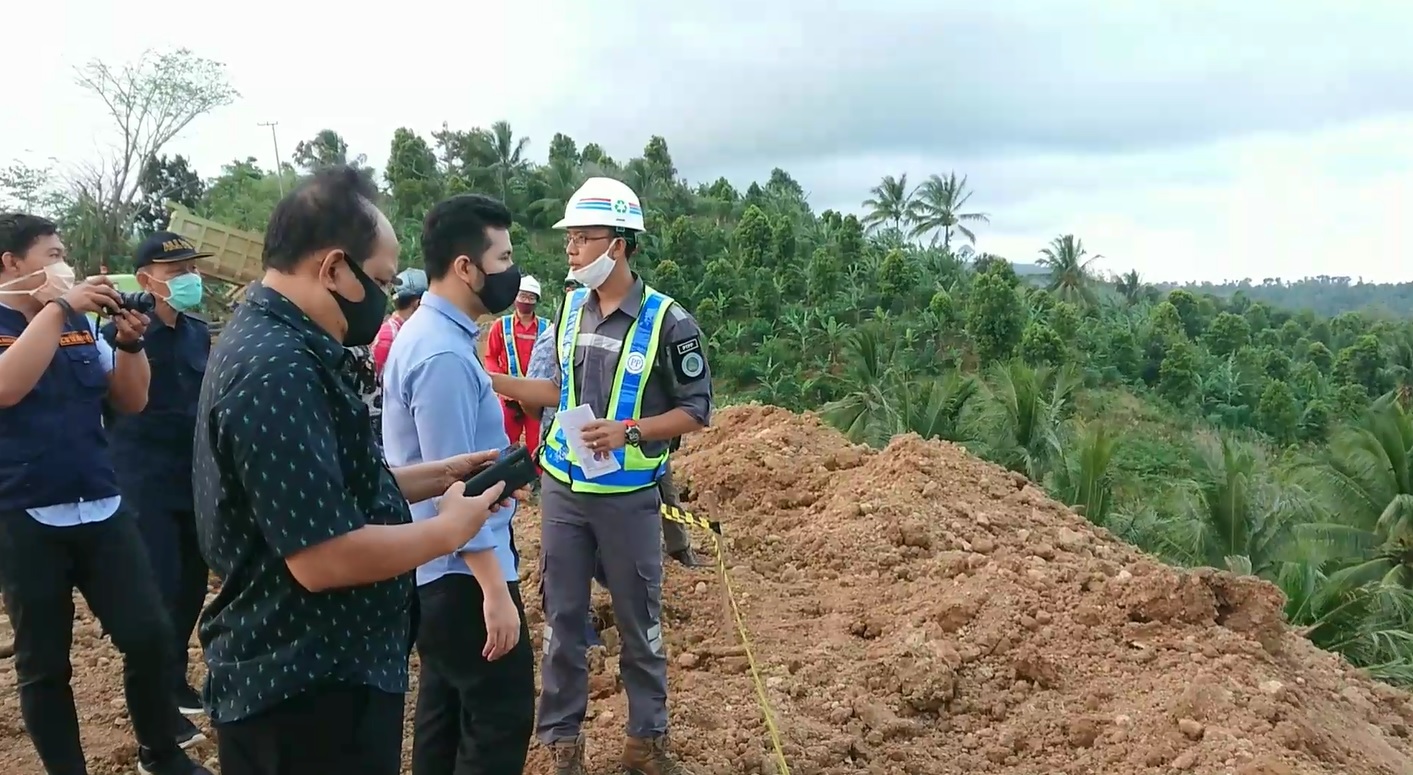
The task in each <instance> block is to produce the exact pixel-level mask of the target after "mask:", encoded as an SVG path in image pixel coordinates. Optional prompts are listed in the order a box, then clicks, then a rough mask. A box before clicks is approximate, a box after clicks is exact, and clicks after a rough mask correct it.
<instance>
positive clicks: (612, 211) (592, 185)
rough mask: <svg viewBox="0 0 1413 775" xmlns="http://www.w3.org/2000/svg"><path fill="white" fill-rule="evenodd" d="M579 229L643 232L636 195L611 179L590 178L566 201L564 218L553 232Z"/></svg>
mask: <svg viewBox="0 0 1413 775" xmlns="http://www.w3.org/2000/svg"><path fill="white" fill-rule="evenodd" d="M578 226H610V227H613V228H619V229H632V230H633V231H642V230H643V208H642V207H641V206H640V205H639V204H638V195H637V194H635V193H633V189H631V188H629V187H627V186H626V185H624V184H623V183H621V182H620V181H617V180H614V179H613V178H589V179H588V180H586V181H584V185H582V186H580V187H579V190H578V191H575V192H574V196H571V197H569V202H568V204H566V205H565V206H564V217H563V218H561V219H560V220H559V222H558V223H556V224H555V225H554V228H556V229H572V228H575V227H578Z"/></svg>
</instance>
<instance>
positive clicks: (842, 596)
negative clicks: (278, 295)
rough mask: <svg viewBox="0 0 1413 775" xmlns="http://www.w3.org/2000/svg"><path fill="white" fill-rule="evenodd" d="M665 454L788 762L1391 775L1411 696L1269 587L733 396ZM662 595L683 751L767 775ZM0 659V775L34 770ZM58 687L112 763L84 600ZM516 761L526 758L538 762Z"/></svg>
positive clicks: (671, 587) (727, 654)
mask: <svg viewBox="0 0 1413 775" xmlns="http://www.w3.org/2000/svg"><path fill="white" fill-rule="evenodd" d="M679 459H680V461H681V470H683V471H684V472H685V474H686V477H687V480H688V496H689V498H690V499H691V502H692V505H693V507H694V508H696V509H698V510H699V511H701V512H704V513H710V514H713V515H715V516H717V517H719V518H721V519H722V520H723V521H724V522H725V525H726V532H727V534H728V536H729V542H728V543H729V551H728V556H727V558H726V563H727V565H728V566H729V567H730V577H731V581H732V585H733V587H734V588H735V589H736V591H737V593H738V597H739V602H740V604H741V607H742V610H743V612H744V614H745V617H746V621H747V624H748V626H749V628H750V635H751V638H752V642H753V646H754V650H755V654H756V656H757V659H758V660H759V662H760V664H761V669H762V673H763V674H762V679H763V683H764V686H765V693H766V696H767V697H768V699H769V702H770V704H771V705H772V706H773V707H774V710H775V714H776V718H777V720H778V726H779V727H780V729H781V732H782V735H783V737H784V750H785V756H786V759H787V761H788V762H789V766H790V771H791V772H792V773H795V774H796V775H814V774H816V773H818V774H820V775H842V774H843V773H871V774H877V775H885V774H886V775H893V774H894V773H907V774H909V775H951V774H952V773H957V774H960V773H1006V774H1008V775H1022V774H1024V775H1038V774H1040V773H1044V775H1138V774H1139V773H1145V774H1147V773H1154V774H1155V775H1156V774H1157V773H1211V774H1212V775H1218V774H1222V775H1225V774H1227V773H1233V774H1235V775H1305V774H1307V773H1309V774H1311V775H1314V774H1317V773H1319V774H1327V775H1344V774H1346V773H1347V774H1350V775H1356V774H1357V775H1407V774H1408V773H1413V697H1410V695H1408V694H1407V693H1404V692H1400V691H1397V690H1394V689H1391V688H1389V687H1387V686H1384V685H1382V684H1379V683H1376V682H1372V681H1370V680H1368V679H1367V678H1365V677H1363V676H1362V675H1360V674H1359V673H1358V672H1357V671H1355V670H1352V669H1350V668H1348V667H1346V666H1345V665H1344V664H1343V663H1342V662H1341V661H1340V660H1339V659H1338V658H1337V657H1334V656H1331V655H1329V654H1326V653H1324V652H1321V651H1319V650H1317V649H1315V648H1314V647H1312V646H1311V645H1309V643H1308V642H1306V641H1305V640H1303V639H1301V638H1300V637H1299V636H1297V635H1295V634H1294V633H1292V632H1290V631H1289V630H1287V629H1286V628H1285V627H1284V625H1283V623H1282V621H1281V618H1280V609H1281V597H1280V594H1279V592H1278V591H1277V590H1276V589H1275V588H1274V587H1272V586H1270V585H1268V584H1265V583H1263V582H1260V581H1257V580H1254V579H1249V578H1237V577H1234V576H1231V575H1229V574H1226V573H1217V572H1215V571H1197V572H1183V571H1177V570H1174V569H1172V568H1168V567H1166V566H1163V565H1161V564H1158V563H1156V562H1154V561H1152V560H1151V559H1149V558H1146V557H1145V556H1143V555H1142V554H1140V553H1139V552H1138V551H1136V550H1134V549H1133V548H1131V547H1129V546H1127V545H1125V544H1123V543H1121V542H1119V541H1117V540H1115V539H1113V538H1111V537H1110V536H1108V535H1106V534H1105V533H1104V532H1103V531H1102V530H1096V529H1095V528H1093V527H1091V526H1090V525H1089V524H1088V523H1087V522H1086V521H1085V520H1084V519H1082V518H1080V517H1078V516H1076V515H1074V514H1073V513H1072V512H1070V511H1069V510H1068V509H1065V508H1064V507H1061V506H1059V505H1057V504H1055V503H1053V502H1051V501H1049V500H1048V499H1047V498H1046V497H1045V495H1044V494H1043V493H1042V492H1041V491H1040V490H1039V489H1037V488H1036V487H1035V486H1033V485H1031V484H1029V483H1027V482H1026V481H1025V480H1024V478H1022V477H1019V476H1017V475H1014V474H1011V473H1008V472H1006V471H1004V470H1001V469H999V468H996V467H995V466H992V465H989V464H987V463H984V462H981V461H978V460H976V459H975V458H972V457H970V456H968V455H967V454H966V453H965V452H964V451H963V450H961V449H960V448H958V447H955V446H952V445H949V444H944V443H937V442H922V441H920V440H918V439H917V438H915V437H904V438H900V439H897V440H895V441H894V443H893V444H892V445H891V446H889V447H888V448H887V449H886V450H883V451H881V452H875V451H871V450H868V449H866V448H863V447H857V446H853V445H850V444H848V443H847V442H845V441H844V440H843V439H842V438H841V437H840V436H839V435H838V434H837V433H835V432H833V431H832V430H829V429H828V428H826V427H824V426H823V425H822V424H821V423H820V422H818V421H817V420H816V419H814V418H813V417H809V416H805V417H801V416H797V415H793V414H790V413H788V412H785V411H783V410H779V409H774V408H769V407H739V408H733V409H728V410H724V411H722V412H721V413H720V415H719V418H718V421H717V424H716V427H714V428H713V429H711V430H710V431H708V432H706V433H703V434H700V435H699V437H698V438H695V439H693V440H692V441H691V442H690V443H689V444H688V445H687V446H686V448H685V449H684V450H683V453H682V454H681V456H680V458H679ZM526 511H527V513H526V514H525V516H524V517H522V520H523V521H522V522H520V527H519V530H520V531H521V533H520V535H521V536H522V540H521V541H520V542H519V543H521V545H522V546H523V547H524V550H525V554H526V563H525V566H526V568H527V569H530V570H531V571H532V572H531V574H530V575H529V577H528V578H527V579H526V584H527V585H533V584H534V583H535V579H534V576H533V568H534V567H535V563H534V556H535V553H536V549H537V532H538V531H537V529H536V526H535V519H534V516H533V513H532V511H531V510H526ZM700 546H701V547H703V549H705V550H707V551H710V546H711V544H710V541H709V540H708V539H707V536H706V535H705V534H703V535H702V536H701V539H700ZM526 597H527V599H529V600H531V601H533V600H534V598H535V595H534V594H527V596H526ZM664 598H665V600H664V617H665V619H666V629H667V631H668V633H669V647H670V649H671V654H672V657H671V658H672V663H673V674H672V692H673V693H672V716H673V725H674V726H673V729H674V737H675V740H676V745H677V747H678V748H679V750H681V751H682V752H683V754H684V758H685V759H686V760H687V761H688V762H690V763H691V764H692V765H693V766H694V768H695V769H696V770H697V771H698V772H701V773H710V774H712V775H738V774H742V773H776V772H777V769H776V767H775V765H774V764H773V762H772V761H771V754H770V750H771V749H770V745H769V740H768V735H767V733H766V727H765V725H764V723H763V721H762V711H761V709H760V706H759V703H758V702H757V700H756V694H755V690H754V688H753V683H752V679H751V676H750V671H749V669H748V665H747V660H746V658H745V654H744V650H743V649H742V647H741V645H740V642H739V640H738V638H737V637H736V631H735V628H734V626H732V625H731V617H730V609H729V606H728V605H727V601H726V597H725V593H724V587H723V584H722V579H721V578H720V577H719V576H718V575H717V574H716V573H715V572H713V571H697V572H689V571H686V570H683V569H681V568H679V567H676V566H670V567H669V571H668V578H667V581H666V583H665V585H664ZM534 605H535V604H534V603H532V606H534ZM536 607H537V606H536ZM596 609H597V610H598V611H599V613H600V616H601V617H602V619H603V625H604V627H605V628H606V629H609V630H610V631H608V632H606V633H605V641H606V642H607V643H608V646H609V647H608V649H607V650H606V651H602V650H600V651H597V652H596V655H595V657H594V659H593V665H594V674H593V676H592V679H591V691H592V695H593V702H592V707H591V710H590V713H591V716H592V718H591V719H590V721H589V723H588V726H587V733H588V735H589V739H590V743H589V745H590V758H591V760H592V763H593V765H594V767H593V771H594V772H595V773H609V772H616V769H614V768H613V767H612V763H613V761H614V759H615V758H616V755H617V752H618V747H619V745H620V740H621V737H620V736H621V734H622V724H623V721H624V715H625V705H624V702H623V698H622V696H621V694H620V692H619V689H618V678H617V672H618V670H617V652H616V648H615V646H616V640H615V638H614V637H613V636H614V634H615V633H614V632H612V631H611V628H612V614H611V611H610V610H609V607H608V603H607V600H606V599H599V600H598V601H597V602H596ZM530 617H531V630H532V632H535V633H536V634H537V637H538V632H539V629H540V627H539V625H540V621H539V618H540V617H539V612H538V610H532V611H531V613H530ZM0 635H3V626H0ZM0 640H3V638H0ZM536 645H537V647H538V644H536ZM10 664H11V663H10V662H9V661H6V662H3V663H0V673H3V677H0V687H3V688H0V703H3V708H0V772H3V773H31V772H37V771H38V764H37V762H36V760H35V758H34V755H33V752H32V749H31V747H30V745H29V743H28V741H27V739H26V738H25V737H24V733H23V731H22V729H21V726H20V721H19V709H18V703H17V700H16V698H15V693H14V679H13V672H12V669H11V668H10V667H9V665H10ZM74 688H75V693H76V696H77V701H78V706H79V714H80V718H81V720H82V723H83V727H84V742H85V745H86V746H87V751H88V753H89V757H90V760H91V762H92V764H91V767H92V773H93V775H112V774H114V773H119V772H122V773H129V772H132V771H133V764H132V759H133V743H132V739H131V733H130V730H129V726H128V722H127V719H126V718H125V709H124V707H123V702H122V699H121V689H120V677H119V671H118V667H117V658H116V655H115V654H114V652H113V651H112V648H111V646H110V645H109V644H107V643H106V642H105V641H103V640H101V639H100V637H99V633H98V627H97V625H96V623H94V622H93V621H92V619H91V617H90V616H89V615H88V614H87V612H86V611H83V612H81V614H80V619H79V621H78V623H77V624H76V626H75V637H74ZM408 707H409V716H410V709H411V703H410V702H409V704H408ZM197 752H198V753H199V754H201V755H202V756H204V757H210V756H214V748H213V747H212V746H211V745H210V744H207V745H206V746H204V747H202V748H199V749H197ZM527 771H528V772H531V773H539V772H546V773H547V772H548V771H549V768H548V763H547V759H546V758H545V756H544V752H543V751H540V750H535V751H532V759H531V766H530V767H529V768H528V770H527Z"/></svg>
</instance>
